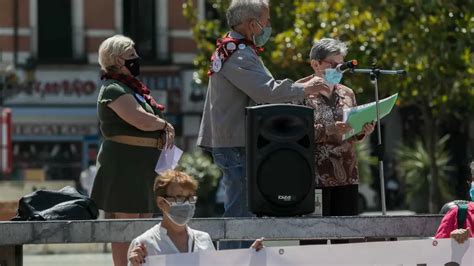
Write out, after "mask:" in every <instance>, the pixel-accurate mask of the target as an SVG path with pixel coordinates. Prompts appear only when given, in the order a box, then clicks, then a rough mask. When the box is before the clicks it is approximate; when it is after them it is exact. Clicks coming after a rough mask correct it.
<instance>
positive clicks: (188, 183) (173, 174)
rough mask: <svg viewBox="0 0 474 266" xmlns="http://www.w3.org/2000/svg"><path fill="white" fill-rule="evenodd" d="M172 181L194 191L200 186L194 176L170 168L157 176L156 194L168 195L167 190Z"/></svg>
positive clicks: (154, 186) (154, 188)
mask: <svg viewBox="0 0 474 266" xmlns="http://www.w3.org/2000/svg"><path fill="white" fill-rule="evenodd" d="M172 183H176V184H178V185H180V186H181V187H182V188H184V189H189V190H191V191H193V192H196V190H197V188H198V182H197V181H196V179H194V178H193V177H192V176H190V175H188V174H186V173H185V172H180V171H176V170H168V171H166V172H163V173H161V174H160V175H158V176H157V177H156V179H155V184H154V185H153V192H155V196H157V197H158V196H160V197H164V196H166V190H167V189H168V186H169V185H170V184H172Z"/></svg>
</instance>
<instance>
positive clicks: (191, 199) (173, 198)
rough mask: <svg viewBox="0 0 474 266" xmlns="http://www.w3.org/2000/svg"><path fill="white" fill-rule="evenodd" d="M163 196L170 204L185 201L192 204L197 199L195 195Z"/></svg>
mask: <svg viewBox="0 0 474 266" xmlns="http://www.w3.org/2000/svg"><path fill="white" fill-rule="evenodd" d="M164 198H165V200H166V201H167V202H168V203H170V204H171V205H172V204H182V203H185V202H189V203H191V204H194V203H196V201H197V196H189V197H183V196H168V195H165V196H164Z"/></svg>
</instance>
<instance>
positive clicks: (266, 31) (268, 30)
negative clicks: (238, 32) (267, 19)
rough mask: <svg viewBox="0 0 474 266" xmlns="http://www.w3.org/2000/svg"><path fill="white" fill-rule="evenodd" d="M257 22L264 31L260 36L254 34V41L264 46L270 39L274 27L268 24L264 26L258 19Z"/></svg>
mask: <svg viewBox="0 0 474 266" xmlns="http://www.w3.org/2000/svg"><path fill="white" fill-rule="evenodd" d="M257 24H258V26H259V27H260V29H262V33H260V35H258V36H255V35H253V43H254V44H255V46H257V47H262V46H264V45H265V43H267V41H268V40H269V39H270V36H271V35H272V27H268V26H266V27H263V26H262V25H260V23H259V22H258V21H257Z"/></svg>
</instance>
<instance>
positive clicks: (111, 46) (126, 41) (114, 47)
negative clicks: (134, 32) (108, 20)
mask: <svg viewBox="0 0 474 266" xmlns="http://www.w3.org/2000/svg"><path fill="white" fill-rule="evenodd" d="M134 45H135V43H134V42H133V40H132V39H130V38H128V37H125V36H123V35H120V34H117V35H114V36H112V37H110V38H107V39H106V40H105V41H103V42H102V43H101V44H100V47H99V65H100V68H101V69H102V70H103V71H105V72H115V71H117V70H118V69H117V67H116V66H115V60H116V59H117V57H120V56H121V55H122V54H124V53H125V52H126V51H128V50H130V49H132V48H133V46H134Z"/></svg>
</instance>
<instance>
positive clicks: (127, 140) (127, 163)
mask: <svg viewBox="0 0 474 266" xmlns="http://www.w3.org/2000/svg"><path fill="white" fill-rule="evenodd" d="M99 64H100V67H101V69H102V71H103V75H102V79H103V80H104V83H103V85H102V87H101V89H100V92H99V96H98V99H97V112H98V116H99V121H100V131H101V133H102V135H103V137H104V141H103V142H102V145H101V147H100V151H99V154H98V157H97V174H96V177H95V180H94V184H93V187H92V192H91V198H92V199H93V200H94V202H95V203H96V204H97V207H99V209H102V210H104V212H105V218H107V219H137V218H150V217H151V216H152V213H154V212H155V210H156V206H155V203H154V195H153V182H154V180H155V176H156V173H155V165H156V162H157V161H158V158H159V156H160V153H161V149H163V146H164V145H163V144H164V142H165V141H164V140H165V139H166V140H167V141H168V145H172V144H173V140H174V128H173V126H171V124H170V123H168V122H167V121H166V120H164V118H163V117H162V111H163V108H164V107H163V106H161V105H159V104H158V103H156V101H155V100H154V99H153V98H152V97H151V95H150V90H149V89H148V88H147V87H146V85H145V84H144V83H142V82H141V81H140V80H139V79H137V76H139V75H140V57H139V56H138V54H137V52H136V50H135V48H134V42H133V40H131V39H130V38H128V37H125V36H122V35H115V36H112V37H110V38H107V39H106V40H104V41H103V42H102V44H101V45H100V47H99ZM128 246H129V244H128V243H112V256H113V260H114V265H116V266H124V265H127V249H128Z"/></svg>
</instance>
